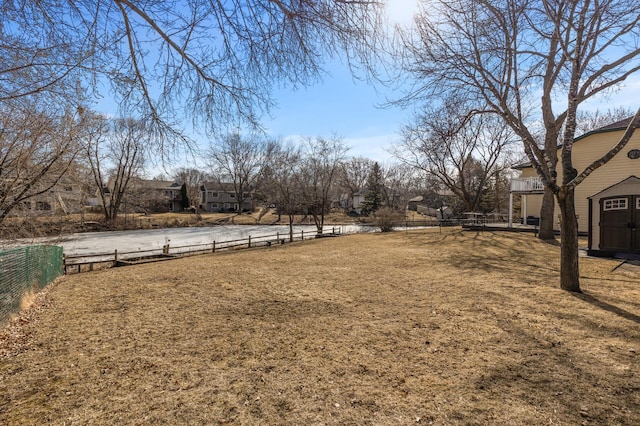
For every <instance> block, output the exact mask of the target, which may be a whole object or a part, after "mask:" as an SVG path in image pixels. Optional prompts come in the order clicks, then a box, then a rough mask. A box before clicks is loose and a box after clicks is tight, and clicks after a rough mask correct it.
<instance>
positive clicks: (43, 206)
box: [36, 201, 51, 211]
mask: <svg viewBox="0 0 640 426" xmlns="http://www.w3.org/2000/svg"><path fill="white" fill-rule="evenodd" d="M36 210H45V211H49V210H51V204H49V203H47V202H46V201H38V202H36Z"/></svg>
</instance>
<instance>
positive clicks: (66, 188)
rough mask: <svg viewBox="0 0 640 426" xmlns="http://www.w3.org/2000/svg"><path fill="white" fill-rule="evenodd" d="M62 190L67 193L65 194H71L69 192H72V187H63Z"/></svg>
mask: <svg viewBox="0 0 640 426" xmlns="http://www.w3.org/2000/svg"><path fill="white" fill-rule="evenodd" d="M64 190H65V191H67V192H71V191H73V187H71V186H65V187H64Z"/></svg>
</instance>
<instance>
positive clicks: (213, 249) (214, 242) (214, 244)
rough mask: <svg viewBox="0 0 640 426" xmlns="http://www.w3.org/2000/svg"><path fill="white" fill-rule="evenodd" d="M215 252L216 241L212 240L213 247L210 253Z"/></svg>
mask: <svg viewBox="0 0 640 426" xmlns="http://www.w3.org/2000/svg"><path fill="white" fill-rule="evenodd" d="M215 252H216V240H213V246H212V248H211V253H215Z"/></svg>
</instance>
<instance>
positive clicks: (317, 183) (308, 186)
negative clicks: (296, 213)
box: [301, 137, 348, 235]
mask: <svg viewBox="0 0 640 426" xmlns="http://www.w3.org/2000/svg"><path fill="white" fill-rule="evenodd" d="M306 148H307V151H306V153H305V157H304V160H303V163H304V164H303V166H302V169H301V178H302V185H301V187H302V194H303V198H304V204H305V208H306V211H307V212H308V213H309V214H311V216H312V217H313V221H314V223H315V225H316V230H317V234H318V235H322V229H323V227H324V219H325V215H326V214H328V213H329V212H330V211H331V201H332V198H333V196H334V195H335V190H336V189H337V188H336V185H335V183H336V182H335V178H336V176H337V175H338V171H339V170H340V166H341V163H342V161H343V160H344V158H345V154H346V153H347V151H348V148H347V147H346V146H345V145H344V143H343V142H342V140H341V139H340V138H338V137H333V138H331V139H325V138H321V137H318V138H308V139H307V140H306Z"/></svg>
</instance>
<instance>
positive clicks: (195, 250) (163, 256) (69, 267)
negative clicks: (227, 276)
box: [64, 227, 341, 274]
mask: <svg viewBox="0 0 640 426" xmlns="http://www.w3.org/2000/svg"><path fill="white" fill-rule="evenodd" d="M340 234H341V229H340V228H339V227H338V228H335V227H334V228H332V229H331V232H327V231H326V230H325V231H324V232H323V234H322V236H337V235H340ZM315 237H317V234H316V233H315V232H309V231H307V232H306V233H305V231H304V230H301V231H297V232H294V233H293V234H292V235H291V236H290V235H289V233H288V232H287V233H279V232H277V233H275V234H271V235H260V236H258V237H252V236H249V237H247V238H242V239H237V240H227V241H215V240H214V241H212V242H211V243H203V244H191V245H184V246H170V245H169V244H165V245H164V246H162V248H153V249H146V250H135V251H124V252H123V251H118V250H114V251H113V252H104V253H88V254H81V255H64V273H65V274H73V273H76V274H77V273H81V272H89V271H93V270H96V269H106V268H112V267H115V266H126V265H135V264H140V263H149V262H157V261H161V260H168V259H175V258H178V257H184V256H194V255H198V254H205V253H215V252H217V251H225V250H238V249H244V248H252V247H269V246H272V245H279V244H285V243H286V242H293V241H304V240H305V238H306V239H310V238H315Z"/></svg>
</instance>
